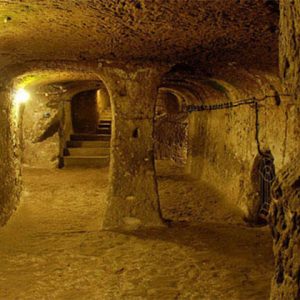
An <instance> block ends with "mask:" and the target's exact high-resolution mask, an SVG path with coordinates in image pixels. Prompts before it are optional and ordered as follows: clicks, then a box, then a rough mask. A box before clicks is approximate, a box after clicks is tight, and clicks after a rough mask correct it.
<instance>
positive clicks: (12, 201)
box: [0, 87, 21, 226]
mask: <svg viewBox="0 0 300 300" xmlns="http://www.w3.org/2000/svg"><path fill="white" fill-rule="evenodd" d="M11 90H12V88H11V87H10V88H7V89H2V90H0V182H1V188H0V226H3V225H4V224H5V223H6V222H7V221H8V219H9V217H10V216H11V214H12V213H13V211H14V210H15V209H16V206H17V204H18V202H19V196H20V192H21V172H20V160H19V154H20V152H19V147H18V146H19V132H18V128H19V127H20V118H19V116H20V111H19V109H20V107H18V106H16V105H14V103H13V96H12V94H11Z"/></svg>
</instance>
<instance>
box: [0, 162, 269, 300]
mask: <svg viewBox="0 0 300 300" xmlns="http://www.w3.org/2000/svg"><path fill="white" fill-rule="evenodd" d="M157 169H158V182H159V194H160V198H161V206H162V211H163V215H164V217H165V218H168V219H172V220H174V221H175V222H174V223H172V225H171V227H170V228H161V229H141V230H136V231H133V232H126V231H99V226H100V221H101V218H102V217H103V207H104V202H105V195H106V192H107V187H108V170H107V169H62V170H58V169H55V170H49V169H47V170H46V169H36V168H35V169H34V168H27V169H25V170H24V174H23V176H24V192H23V199H22V201H21V204H20V207H19V209H18V210H17V211H16V213H15V214H14V215H13V217H12V218H11V220H10V221H9V223H8V225H7V226H5V227H3V228H1V229H0V257H1V264H0V299H43V298H44V297H45V295H47V299H267V298H268V295H269V285H270V279H271V276H272V267H273V266H272V263H273V258H272V250H271V237H270V234H269V231H268V229H265V228H264V229H262V228H249V227H246V226H244V225H242V224H239V223H237V222H236V220H237V218H236V217H235V215H233V214H232V210H229V209H228V211H227V212H226V210H225V208H224V207H222V203H220V201H221V200H222V199H220V198H215V200H216V201H215V200H213V198H214V197H217V196H218V195H215V194H213V192H210V194H209V193H208V192H206V194H203V195H202V196H205V197H208V200H205V199H203V201H202V202H201V204H199V203H198V202H197V201H196V199H199V198H201V196H200V195H201V194H199V193H201V184H199V183H196V182H193V181H192V180H191V179H189V178H188V177H186V176H185V175H184V174H183V173H182V169H181V168H178V167H176V166H175V165H170V164H169V163H168V162H160V163H159V164H157ZM205 190H206V191H207V190H208V189H207V188H205ZM219 197H220V195H219ZM184 205H185V207H184ZM203 205H205V209H204V208H202V209H201V206H203ZM183 211H184V212H185V214H182V212H183ZM229 211H231V214H229ZM210 212H211V213H212V212H215V215H209V213H210ZM221 212H222V213H221ZM193 222H197V223H198V224H197V225H193Z"/></svg>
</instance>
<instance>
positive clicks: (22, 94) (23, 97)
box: [15, 89, 30, 104]
mask: <svg viewBox="0 0 300 300" xmlns="http://www.w3.org/2000/svg"><path fill="white" fill-rule="evenodd" d="M29 98H30V95H29V93H28V92H27V91H26V90H24V89H18V90H17V91H16V93H15V102H16V103H17V104H22V103H26V102H27V101H28V100H29Z"/></svg>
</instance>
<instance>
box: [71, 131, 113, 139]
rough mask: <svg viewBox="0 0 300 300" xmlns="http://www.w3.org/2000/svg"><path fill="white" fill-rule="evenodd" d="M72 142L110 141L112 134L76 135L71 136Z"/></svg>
mask: <svg viewBox="0 0 300 300" xmlns="http://www.w3.org/2000/svg"><path fill="white" fill-rule="evenodd" d="M70 139H71V141H109V140H110V134H97V133H96V134H95V133H91V134H90V133H75V134H71V137H70Z"/></svg>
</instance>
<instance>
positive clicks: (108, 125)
mask: <svg viewBox="0 0 300 300" xmlns="http://www.w3.org/2000/svg"><path fill="white" fill-rule="evenodd" d="M98 127H108V128H110V127H111V122H110V123H103V122H100V123H99V124H98Z"/></svg>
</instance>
